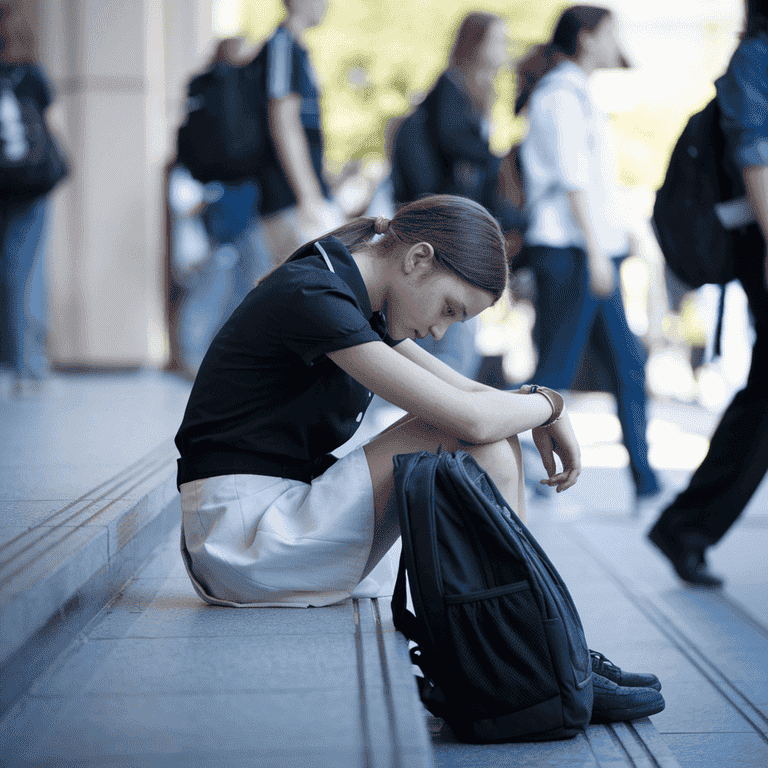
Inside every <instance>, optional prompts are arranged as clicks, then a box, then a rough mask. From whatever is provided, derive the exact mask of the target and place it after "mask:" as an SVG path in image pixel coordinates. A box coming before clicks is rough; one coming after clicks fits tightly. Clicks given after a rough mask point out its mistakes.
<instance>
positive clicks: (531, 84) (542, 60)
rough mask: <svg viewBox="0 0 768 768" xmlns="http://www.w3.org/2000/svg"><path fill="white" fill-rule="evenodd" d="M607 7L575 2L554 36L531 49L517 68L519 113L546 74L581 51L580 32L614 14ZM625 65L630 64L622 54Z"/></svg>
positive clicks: (567, 10) (558, 25)
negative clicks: (576, 3)
mask: <svg viewBox="0 0 768 768" xmlns="http://www.w3.org/2000/svg"><path fill="white" fill-rule="evenodd" d="M610 15H611V12H610V11H609V10H608V9H607V8H601V7H599V6H596V5H572V6H571V7H570V8H566V9H565V10H564V11H563V12H562V13H561V14H560V16H559V18H558V20H557V23H556V24H555V28H554V30H553V31H552V37H550V38H549V40H548V41H547V42H546V43H541V44H540V45H537V46H535V47H534V48H532V49H531V51H530V52H529V53H528V55H527V56H525V57H524V58H523V59H521V60H520V62H519V63H518V65H517V67H516V68H515V70H516V74H517V87H516V90H517V97H516V98H515V114H516V115H517V114H519V113H520V112H521V111H522V110H523V109H524V108H525V105H526V104H527V103H528V100H529V99H530V98H531V94H532V93H533V90H534V88H536V86H537V85H538V84H539V81H540V80H541V78H542V77H544V75H546V74H547V73H548V72H549V71H550V70H552V69H554V68H555V67H556V66H557V65H558V64H559V63H560V62H561V61H562V60H563V59H572V58H574V57H575V56H576V55H577V54H578V51H579V35H580V34H581V33H582V32H594V31H595V29H597V27H598V26H599V24H600V22H601V21H603V19H605V18H606V16H610ZM621 66H623V67H626V66H629V64H628V63H627V61H626V59H625V58H624V56H623V55H622V60H621Z"/></svg>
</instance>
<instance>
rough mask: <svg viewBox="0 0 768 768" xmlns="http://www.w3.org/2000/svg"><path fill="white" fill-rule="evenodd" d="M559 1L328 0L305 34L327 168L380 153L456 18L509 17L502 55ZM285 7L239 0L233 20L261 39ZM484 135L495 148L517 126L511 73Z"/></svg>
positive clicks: (527, 40) (522, 44) (547, 20)
mask: <svg viewBox="0 0 768 768" xmlns="http://www.w3.org/2000/svg"><path fill="white" fill-rule="evenodd" d="M565 5H566V3H563V2H562V0H538V2H536V3H531V2H520V0H486V1H485V2H484V3H482V6H479V5H478V3H477V0H330V2H329V7H328V13H327V15H326V18H325V20H324V21H323V23H322V24H321V25H320V26H319V27H317V28H315V29H312V30H308V31H307V32H306V34H305V41H306V44H307V47H308V48H309V50H310V52H311V55H312V60H313V62H314V65H315V69H316V70H317V73H318V77H319V80H320V83H321V87H322V91H323V119H324V125H325V129H326V157H327V162H328V166H329V168H330V169H331V170H332V171H338V170H340V168H341V167H342V166H343V165H344V164H345V163H346V162H347V161H349V160H353V159H357V160H363V161H365V160H378V159H381V158H382V157H384V154H385V128H386V125H387V123H388V122H389V120H390V119H391V118H393V117H397V116H399V115H402V114H404V113H405V112H407V111H408V110H409V109H410V107H411V104H412V103H413V102H414V101H417V100H418V99H419V98H420V97H421V96H422V95H423V94H424V93H426V92H427V91H428V90H429V88H430V86H431V85H432V83H433V82H434V80H435V79H436V78H437V76H438V74H439V73H440V72H441V71H442V69H443V68H444V67H445V66H446V64H447V61H448V51H449V49H450V46H451V43H452V41H453V37H454V34H455V32H456V29H457V28H458V26H459V24H460V22H461V20H462V19H463V18H464V16H465V15H466V14H467V13H469V12H470V11H475V10H479V9H482V10H484V11H489V12H492V13H497V14H498V15H499V16H501V17H502V18H504V19H505V20H506V21H507V22H508V25H509V30H510V36H511V46H512V50H511V54H512V56H513V57H515V56H519V55H520V54H522V53H523V52H524V51H525V50H527V49H528V47H530V45H532V44H533V43H535V42H538V41H540V40H543V39H545V38H546V37H548V36H549V33H550V30H551V27H552V24H553V23H554V20H555V19H556V18H557V15H558V13H559V12H560V10H561V9H562V8H563V7H565ZM283 16H284V10H283V4H282V2H281V1H280V0H244V2H243V6H242V19H241V25H242V30H243V34H244V35H245V36H246V38H247V39H248V40H249V42H250V43H254V44H257V45H258V44H260V43H261V42H262V41H263V40H264V39H265V37H267V36H268V35H269V34H270V32H271V30H272V29H273V28H274V26H275V25H276V24H278V23H279V22H280V20H281V19H282V18H283ZM497 90H498V94H499V98H498V101H497V103H496V105H495V108H494V114H493V136H492V144H493V146H494V148H495V149H497V150H498V151H503V150H505V149H506V148H508V147H509V145H510V144H511V143H512V141H514V140H515V139H516V138H517V137H519V136H521V135H522V134H523V132H524V131H525V124H524V122H523V121H522V120H519V119H515V118H514V116H513V114H512V101H513V95H514V76H513V74H512V72H511V71H510V70H507V71H505V72H502V73H501V74H500V76H499V80H498V85H497Z"/></svg>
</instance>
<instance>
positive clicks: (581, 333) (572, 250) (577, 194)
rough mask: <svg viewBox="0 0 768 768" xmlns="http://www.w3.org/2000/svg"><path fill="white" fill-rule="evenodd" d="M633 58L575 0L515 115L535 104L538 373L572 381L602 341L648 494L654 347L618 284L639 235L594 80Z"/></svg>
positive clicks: (640, 488) (532, 234)
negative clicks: (631, 319) (634, 322)
mask: <svg viewBox="0 0 768 768" xmlns="http://www.w3.org/2000/svg"><path fill="white" fill-rule="evenodd" d="M627 66H628V64H627V61H626V59H625V57H624V55H623V54H622V52H621V49H620V47H619V44H618V42H617V38H616V20H615V18H614V16H613V14H612V13H611V12H610V11H609V10H607V9H605V8H599V7H595V6H588V5H574V6H571V7H569V8H567V9H566V10H564V11H563V12H562V14H561V15H560V17H559V19H558V21H557V23H556V25H555V28H554V31H553V33H552V37H551V38H550V40H549V41H548V42H547V43H545V44H543V45H539V46H537V47H536V48H534V49H533V51H532V52H531V53H530V54H529V55H528V56H527V57H526V58H525V59H524V60H523V61H521V62H520V64H519V65H518V95H517V98H516V100H515V112H516V113H520V112H521V111H522V110H526V111H527V116H528V122H529V130H528V134H527V136H526V138H525V139H524V141H523V142H522V146H521V148H520V160H521V165H522V171H523V184H524V188H525V198H526V210H527V214H528V228H527V230H526V234H525V245H524V253H523V254H521V256H522V257H523V259H524V261H525V263H526V264H528V265H529V266H530V268H531V269H532V271H533V273H534V275H535V279H536V289H537V290H536V297H537V298H536V327H535V331H534V336H535V342H536V345H537V347H538V365H537V368H536V372H535V374H534V375H533V377H532V378H533V380H534V381H536V382H539V383H541V384H545V385H546V386H550V387H553V388H556V389H557V388H561V389H568V388H569V387H570V386H571V385H572V384H573V381H574V378H575V376H576V374H577V372H578V367H579V363H580V360H581V358H582V354H583V353H584V351H585V348H586V347H587V344H588V342H589V340H590V336H592V337H593V338H596V340H597V345H596V353H597V355H598V356H599V359H600V361H601V362H602V363H603V365H604V366H605V369H606V371H607V372H608V376H609V379H610V386H611V390H612V392H613V393H614V394H615V396H616V402H617V410H618V417H619V421H620V423H621V428H622V432H623V442H624V445H625V446H626V448H627V452H628V454H629V465H630V469H631V473H632V479H633V481H634V487H635V498H636V500H637V501H638V502H640V501H644V500H648V499H650V498H652V497H653V496H654V495H656V494H657V493H659V491H660V486H659V482H658V479H657V477H656V475H655V473H654V472H653V470H652V469H651V466H650V464H649V462H648V443H647V437H646V429H647V416H646V392H645V362H646V353H645V350H644V349H643V348H642V347H641V345H640V343H639V341H638V339H637V338H636V337H635V336H634V334H633V333H632V331H631V330H630V329H629V326H628V324H627V318H626V314H625V311H624V306H623V303H622V297H621V291H620V286H619V267H620V265H621V262H622V261H623V260H624V259H625V258H627V256H628V255H630V252H631V250H632V247H633V246H634V243H635V239H634V237H632V236H630V235H629V233H628V230H627V223H626V218H625V214H624V212H623V211H622V210H621V206H620V204H619V200H620V197H621V194H620V191H619V189H618V184H617V181H616V163H615V159H614V155H613V150H612V145H611V144H612V143H611V136H610V126H609V121H608V115H607V114H605V113H604V112H603V111H602V110H601V109H600V107H599V106H598V104H597V103H596V101H595V99H594V98H593V96H592V93H591V91H590V85H589V76H590V75H591V74H592V73H593V72H594V71H595V70H597V69H610V68H614V67H627Z"/></svg>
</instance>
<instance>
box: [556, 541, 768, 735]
mask: <svg viewBox="0 0 768 768" xmlns="http://www.w3.org/2000/svg"><path fill="white" fill-rule="evenodd" d="M566 530H567V535H568V536H569V537H570V538H571V540H572V541H574V543H576V544H577V545H578V546H580V547H581V548H582V549H583V550H584V551H586V552H588V553H589V555H590V556H591V557H592V558H593V559H594V560H595V561H597V562H598V563H599V564H600V566H601V568H602V569H603V570H604V571H605V573H606V574H607V575H608V576H609V577H610V578H611V580H612V581H613V582H614V583H615V584H616V586H617V587H618V588H619V589H620V590H621V592H622V593H623V594H624V595H625V597H627V598H628V599H629V600H630V601H631V602H632V603H633V604H634V605H635V606H636V607H637V608H638V610H639V611H640V612H641V613H642V614H643V615H644V616H645V617H646V618H647V619H648V621H650V622H651V623H652V624H653V625H654V626H655V627H656V628H657V629H658V630H659V631H660V632H661V633H662V634H663V635H664V636H665V637H666V638H667V639H668V640H669V641H670V643H672V645H673V646H674V647H675V648H676V649H677V650H678V651H679V652H680V653H681V654H682V655H683V656H684V657H685V658H686V659H687V660H688V661H689V662H690V663H691V664H692V665H693V666H694V667H695V668H696V669H697V670H698V672H699V673H700V674H701V675H702V677H704V678H705V679H706V680H707V682H709V683H710V684H711V685H712V686H713V687H714V688H715V689H716V690H717V691H718V693H719V694H720V695H721V696H722V697H723V698H724V699H725V700H726V701H727V702H728V703H729V704H730V705H731V706H732V707H733V708H734V709H735V710H736V711H737V712H738V713H739V714H740V715H741V717H742V718H743V719H744V720H746V722H747V723H748V724H749V725H750V726H751V727H752V729H753V730H754V731H755V733H756V734H757V735H758V736H759V737H760V738H761V739H762V740H763V741H764V742H765V743H766V744H768V716H766V714H765V713H764V712H763V711H762V710H761V709H760V708H759V707H757V706H755V705H754V704H753V703H752V702H751V700H750V699H749V697H748V696H747V695H746V694H745V693H743V692H742V691H741V690H740V689H739V688H738V687H737V686H736V684H735V683H733V682H732V681H731V680H729V679H728V677H727V676H726V675H725V674H724V673H723V672H721V671H720V669H719V668H718V667H717V665H716V663H715V662H713V661H712V660H711V659H710V658H709V657H708V656H707V654H706V653H705V651H704V650H702V649H701V648H700V647H699V646H698V645H697V644H696V643H695V642H694V641H693V639H692V638H691V637H689V636H688V635H687V634H686V633H685V632H684V630H682V629H681V628H680V627H679V626H678V622H677V620H676V617H674V616H673V615H672V614H671V613H670V612H669V611H668V610H667V609H665V608H663V607H660V606H659V605H657V604H655V603H654V602H652V601H651V600H649V599H648V598H647V597H645V596H643V595H639V594H637V592H636V591H635V590H633V589H632V588H631V587H630V585H629V584H628V583H627V580H626V579H623V578H622V577H621V576H620V575H619V574H618V573H616V571H615V569H614V568H613V566H612V565H611V564H610V563H608V562H607V561H606V560H605V558H603V557H602V555H601V554H600V553H599V552H597V551H596V550H595V549H594V547H593V546H592V545H591V543H590V542H589V541H588V540H587V539H586V538H585V537H584V536H583V535H582V534H581V533H579V532H578V531H576V530H575V529H574V527H573V526H567V527H566ZM719 597H720V599H721V601H722V602H726V603H730V605H729V606H728V607H729V608H738V612H739V613H740V614H745V613H746V612H745V611H744V610H743V609H741V608H740V606H737V605H736V604H735V603H733V602H732V601H730V600H728V599H727V598H725V599H724V600H723V596H722V595H720V596H719ZM747 615H748V614H747ZM750 618H751V617H750ZM750 623H751V624H752V625H753V627H754V628H756V629H758V631H760V632H761V634H764V635H765V634H768V633H767V632H766V628H765V627H764V626H763V625H762V624H760V622H758V621H756V620H755V619H754V618H751V621H750Z"/></svg>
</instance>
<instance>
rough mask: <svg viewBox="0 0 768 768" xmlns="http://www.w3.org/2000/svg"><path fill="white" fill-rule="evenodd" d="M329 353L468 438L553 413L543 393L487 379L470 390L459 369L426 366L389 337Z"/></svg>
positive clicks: (397, 400) (506, 431) (500, 434)
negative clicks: (451, 372) (509, 388)
mask: <svg viewBox="0 0 768 768" xmlns="http://www.w3.org/2000/svg"><path fill="white" fill-rule="evenodd" d="M402 344H407V342H402ZM402 344H401V345H398V346H402ZM414 346H416V345H414ZM420 351H423V350H420ZM425 354H427V355H428V353H425ZM328 357H329V358H330V359H331V360H333V362H334V363H336V365H338V366H339V367H340V368H342V369H343V370H344V371H346V372H347V373H348V374H349V375H350V376H352V377H353V378H354V379H356V380H357V381H359V382H360V383H361V384H363V385H364V386H365V387H367V388H368V389H370V390H371V391H372V392H374V393H376V394H377V395H379V396H380V397H383V398H384V399H385V400H388V401H389V402H390V403H393V404H394V405H396V406H398V407H399V408H402V409H403V410H405V411H408V413H411V414H413V415H415V416H418V417H420V418H422V419H424V420H425V421H426V422H428V423H430V424H433V425H434V426H435V427H437V428H438V429H441V430H443V431H445V432H447V433H448V434H450V435H453V436H454V437H457V438H459V439H460V440H465V441H467V442H469V443H489V442H494V441H496V440H502V439H504V438H507V437H511V436H512V435H516V434H518V433H519V432H524V431H525V430H527V429H531V428H532V427H535V426H538V425H539V424H543V423H544V422H545V421H547V420H548V419H549V418H550V416H551V413H552V411H551V408H550V406H549V404H548V403H547V401H546V399H545V398H543V397H529V396H528V395H523V394H520V393H516V392H502V391H500V390H496V389H492V388H490V387H483V386H482V385H478V387H479V388H478V389H472V390H469V391H468V390H466V389H464V388H463V382H464V381H467V382H468V381H469V380H468V379H465V378H464V377H463V376H460V375H459V374H455V379H454V380H452V381H446V380H444V379H443V378H442V377H441V376H440V375H438V374H439V373H445V372H444V371H442V369H441V368H440V366H434V367H432V369H431V370H430V369H429V368H428V367H426V366H425V367H422V366H421V365H419V364H418V363H416V362H414V361H413V360H412V359H410V358H409V356H408V348H406V349H404V350H403V353H401V354H398V352H396V351H395V350H394V349H392V348H391V347H388V346H387V345H386V344H384V342H378V341H372V342H368V343H366V344H360V345H357V346H354V347H348V348H347V349H340V350H336V351H335V352H329V353H328ZM417 357H418V358H421V356H420V355H419V356H417ZM428 357H429V358H431V355H428ZM421 359H423V360H425V361H426V358H421ZM427 362H429V361H427ZM446 377H447V378H449V379H452V378H453V377H450V376H448V375H447V374H446Z"/></svg>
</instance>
